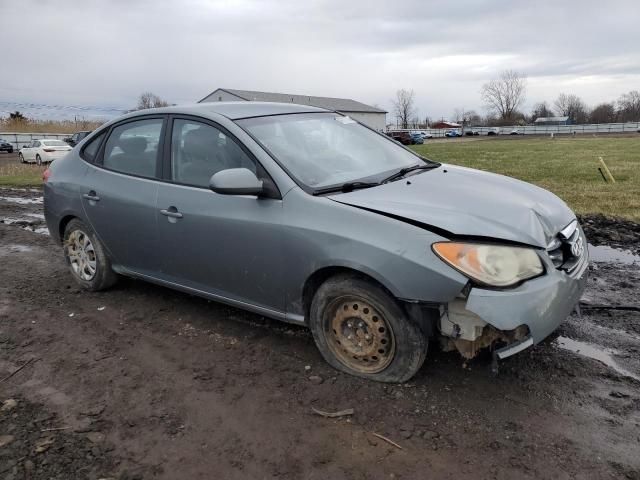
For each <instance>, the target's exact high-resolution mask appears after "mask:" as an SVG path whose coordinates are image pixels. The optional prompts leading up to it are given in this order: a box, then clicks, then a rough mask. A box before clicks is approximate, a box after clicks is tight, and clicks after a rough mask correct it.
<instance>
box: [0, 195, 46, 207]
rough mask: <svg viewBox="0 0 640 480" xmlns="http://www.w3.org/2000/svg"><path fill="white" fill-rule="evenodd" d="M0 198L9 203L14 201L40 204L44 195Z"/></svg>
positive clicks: (25, 203)
mask: <svg viewBox="0 0 640 480" xmlns="http://www.w3.org/2000/svg"><path fill="white" fill-rule="evenodd" d="M0 200H4V201H5V202H9V203H16V204H18V205H41V204H42V203H43V202H44V197H33V198H23V197H0Z"/></svg>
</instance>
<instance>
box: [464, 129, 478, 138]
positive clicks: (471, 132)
mask: <svg viewBox="0 0 640 480" xmlns="http://www.w3.org/2000/svg"><path fill="white" fill-rule="evenodd" d="M464 134H465V135H466V136H467V137H477V136H478V135H480V131H479V130H474V129H471V130H466V131H465V132H464Z"/></svg>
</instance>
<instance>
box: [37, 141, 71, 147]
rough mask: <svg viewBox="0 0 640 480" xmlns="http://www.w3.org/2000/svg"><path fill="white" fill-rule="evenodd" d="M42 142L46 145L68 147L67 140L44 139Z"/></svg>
mask: <svg viewBox="0 0 640 480" xmlns="http://www.w3.org/2000/svg"><path fill="white" fill-rule="evenodd" d="M42 144H43V145H45V146H46V147H68V146H69V145H67V144H66V143H65V142H63V141H62V140H43V141H42Z"/></svg>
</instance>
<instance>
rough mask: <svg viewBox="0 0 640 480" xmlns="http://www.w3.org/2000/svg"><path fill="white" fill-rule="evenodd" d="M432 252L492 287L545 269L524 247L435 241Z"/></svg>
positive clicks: (536, 274)
mask: <svg viewBox="0 0 640 480" xmlns="http://www.w3.org/2000/svg"><path fill="white" fill-rule="evenodd" d="M433 251H434V252H436V254H437V255H438V256H439V257H440V258H441V259H442V260H444V261H445V262H447V263H448V264H449V265H451V266H452V267H453V268H455V269H456V270H459V271H460V272H462V273H463V274H465V275H466V276H467V277H469V278H471V279H473V280H476V281H478V282H480V283H482V284H485V285H490V286H492V287H508V286H511V285H515V284H517V283H519V282H521V281H523V280H526V279H527V278H533V277H537V276H538V275H540V274H541V273H542V272H543V271H544V268H543V267H542V262H541V261H540V257H539V256H538V255H537V253H536V252H535V250H533V249H531V248H526V247H507V246H503V245H481V244H475V243H457V242H438V243H434V244H433Z"/></svg>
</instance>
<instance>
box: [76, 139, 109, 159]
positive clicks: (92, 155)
mask: <svg viewBox="0 0 640 480" xmlns="http://www.w3.org/2000/svg"><path fill="white" fill-rule="evenodd" d="M105 135H106V132H103V133H101V134H100V135H98V136H97V137H96V138H94V139H93V140H91V141H90V142H89V143H88V144H87V145H86V146H85V147H84V149H83V150H82V158H84V159H85V160H86V161H87V162H91V163H93V162H94V161H95V160H96V155H97V154H98V149H99V148H100V144H101V143H102V140H103V139H104V136H105Z"/></svg>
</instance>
